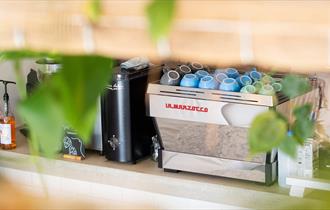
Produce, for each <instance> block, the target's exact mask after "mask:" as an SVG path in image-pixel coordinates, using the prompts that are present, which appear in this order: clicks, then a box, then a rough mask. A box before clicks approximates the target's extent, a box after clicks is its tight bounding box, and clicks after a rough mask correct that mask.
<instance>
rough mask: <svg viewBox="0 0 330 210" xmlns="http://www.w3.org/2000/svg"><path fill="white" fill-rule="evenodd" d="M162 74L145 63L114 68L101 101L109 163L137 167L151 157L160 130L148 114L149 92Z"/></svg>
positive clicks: (104, 141)
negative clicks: (149, 88) (153, 143)
mask: <svg viewBox="0 0 330 210" xmlns="http://www.w3.org/2000/svg"><path fill="white" fill-rule="evenodd" d="M160 72H161V68H160V67H158V66H153V65H151V66H150V65H149V64H148V65H146V64H145V63H144V65H139V66H136V67H128V68H127V67H126V66H123V65H122V66H121V67H117V68H115V69H114V72H113V76H112V80H111V81H110V82H109V84H108V85H107V87H106V91H105V93H104V94H103V96H102V100H101V107H102V109H101V116H102V130H103V151H104V155H105V157H106V158H107V159H108V160H111V161H116V162H122V163H133V164H134V163H136V161H138V160H140V159H141V158H144V157H146V156H149V155H150V154H151V150H152V138H153V137H154V136H155V135H156V130H155V127H154V124H153V121H152V118H151V117H148V116H147V115H146V112H145V110H146V100H145V93H146V90H147V86H148V83H149V82H151V81H156V80H159V78H160Z"/></svg>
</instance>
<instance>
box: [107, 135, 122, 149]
mask: <svg viewBox="0 0 330 210" xmlns="http://www.w3.org/2000/svg"><path fill="white" fill-rule="evenodd" d="M108 143H109V145H110V147H111V148H112V150H113V151H115V150H116V148H117V147H118V146H119V145H120V142H119V140H118V139H117V138H116V136H115V135H112V137H111V138H110V139H109V140H108Z"/></svg>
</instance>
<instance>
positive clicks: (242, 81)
mask: <svg viewBox="0 0 330 210" xmlns="http://www.w3.org/2000/svg"><path fill="white" fill-rule="evenodd" d="M236 81H237V82H238V84H239V85H240V86H241V87H243V86H245V85H251V84H252V79H251V78H250V77H249V76H247V75H242V76H239V77H237V78H236Z"/></svg>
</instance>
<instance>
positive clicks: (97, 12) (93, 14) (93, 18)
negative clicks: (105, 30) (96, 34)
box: [85, 0, 102, 23]
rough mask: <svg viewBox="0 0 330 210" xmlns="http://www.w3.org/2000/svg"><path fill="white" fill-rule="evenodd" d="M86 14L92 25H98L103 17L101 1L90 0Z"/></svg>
mask: <svg viewBox="0 0 330 210" xmlns="http://www.w3.org/2000/svg"><path fill="white" fill-rule="evenodd" d="M85 13H86V16H87V18H88V20H89V21H90V22H91V23H97V22H98V21H99V19H100V17H101V15H102V4H101V0H89V1H88V2H87V4H86V8H85Z"/></svg>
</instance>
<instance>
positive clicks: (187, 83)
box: [180, 74, 199, 87]
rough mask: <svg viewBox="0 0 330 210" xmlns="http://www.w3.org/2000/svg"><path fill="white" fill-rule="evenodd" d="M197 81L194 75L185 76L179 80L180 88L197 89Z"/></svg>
mask: <svg viewBox="0 0 330 210" xmlns="http://www.w3.org/2000/svg"><path fill="white" fill-rule="evenodd" d="M198 83H199V79H198V77H197V75H195V74H185V75H184V76H183V78H182V79H181V82H180V86H182V87H198Z"/></svg>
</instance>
